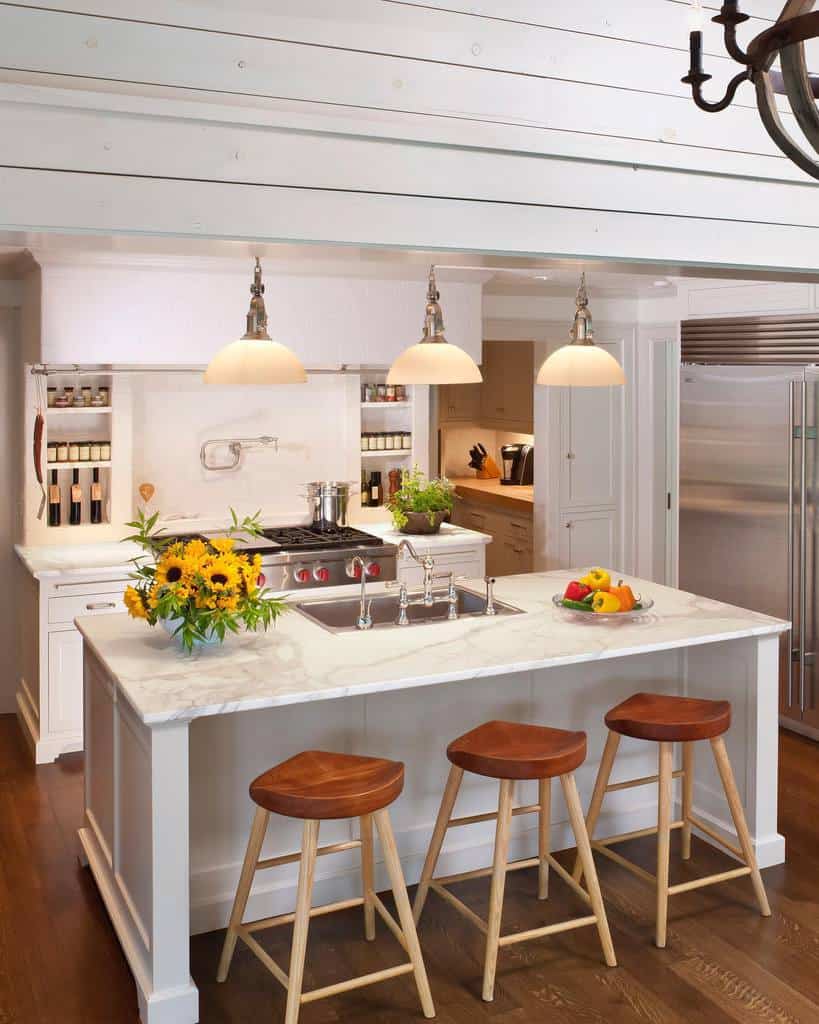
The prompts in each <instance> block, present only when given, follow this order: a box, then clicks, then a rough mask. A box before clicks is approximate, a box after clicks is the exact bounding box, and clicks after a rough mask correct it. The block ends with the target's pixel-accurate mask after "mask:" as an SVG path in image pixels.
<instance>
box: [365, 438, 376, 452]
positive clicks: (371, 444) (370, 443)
mask: <svg viewBox="0 0 819 1024" xmlns="http://www.w3.org/2000/svg"><path fill="white" fill-rule="evenodd" d="M377 447H378V434H367V449H368V450H369V451H371V452H374V451H375V450H376V448H377Z"/></svg>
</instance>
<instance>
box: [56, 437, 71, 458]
mask: <svg viewBox="0 0 819 1024" xmlns="http://www.w3.org/2000/svg"><path fill="white" fill-rule="evenodd" d="M55 443H56V445H57V462H68V441H57V442H55Z"/></svg>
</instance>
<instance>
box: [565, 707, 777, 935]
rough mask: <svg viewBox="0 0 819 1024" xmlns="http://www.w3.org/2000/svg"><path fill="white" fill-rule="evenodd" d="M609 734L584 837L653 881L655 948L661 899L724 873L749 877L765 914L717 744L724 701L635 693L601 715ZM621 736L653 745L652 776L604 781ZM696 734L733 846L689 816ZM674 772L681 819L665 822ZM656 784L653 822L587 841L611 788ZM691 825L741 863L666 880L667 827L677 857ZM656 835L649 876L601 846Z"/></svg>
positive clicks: (579, 863)
mask: <svg viewBox="0 0 819 1024" xmlns="http://www.w3.org/2000/svg"><path fill="white" fill-rule="evenodd" d="M606 725H607V726H608V727H609V735H608V739H607V740H606V746H605V749H604V751H603V757H602V759H601V761H600V769H599V771H598V773H597V781H596V782H595V786H594V792H593V793H592V798H591V803H590V805H589V813H588V816H587V818H586V828H587V829H588V833H589V836H590V837H592V844H591V845H592V847H593V848H594V849H595V850H597V852H598V853H602V854H603V855H604V856H606V857H608V858H610V859H611V860H613V861H614V862H615V863H617V864H619V865H620V866H621V867H624V868H626V869H627V870H628V871H631V872H632V873H633V874H635V875H637V877H638V878H642V879H643V881H646V882H649V883H651V884H655V885H656V888H657V923H656V943H657V945H658V946H659V947H660V948H661V949H662V948H664V947H665V944H666V931H667V922H668V897H669V896H674V895H676V893H680V892H688V891H689V890H690V889H700V888H702V887H703V886H706V885H714V884H715V883H717V882H727V881H728V880H729V879H731V878H739V877H741V876H742V875H750V876H751V882H752V884H753V887H754V892H755V893H756V899H757V902H758V903H759V909H760V911H761V912H762V915H763V916H764V917H770V913H771V908H770V907H769V906H768V898H767V896H766V895H765V886H764V885H763V884H762V878H761V876H760V874H759V867H758V866H757V863H756V855H755V854H754V847H753V844H752V842H751V836H750V834H749V832H748V825H747V823H746V821H745V812H744V811H743V809H742V802H741V800H740V798H739V792H738V791H737V787H736V783H735V782H734V773H733V771H732V770H731V762H730V761H729V759H728V753H727V751H726V749H725V741H724V740H723V738H722V736H723V733H725V732H727V730H728V728H729V727H730V725H731V705H730V703H729V702H728V701H727V700H700V699H697V698H692V697H666V696H662V695H660V694H653V693H637V694H635V695H634V696H633V697H629V699H628V700H626V701H624V702H623V703H622V704H618V705H617V707H615V708H612V709H611V711H609V713H608V714H607V715H606ZM621 736H631V737H633V738H635V739H639V740H649V741H651V742H654V743H657V744H658V745H659V771H658V774H657V775H647V776H645V777H644V778H640V779H631V780H629V781H627V782H615V783H613V784H611V785H610V784H609V778H610V776H611V769H612V765H613V764H614V758H615V756H616V754H617V748H618V747H619V745H620V737H621ZM698 740H710V741H711V749H712V750H713V752H714V760H715V761H716V765H717V771H718V772H719V776H720V779H721V780H722V786H723V789H724V790H725V796H726V799H727V801H728V807H729V808H730V811H731V817H732V818H733V820H734V828H735V829H736V833H737V836H738V837H739V843H740V846H739V847H737V846H734V845H733V844H732V843H729V842H727V841H726V840H725V839H723V838H722V836H720V835H719V834H718V833H717V832H715V831H714V830H713V829H712V828H710V827H709V826H708V825H706V824H705V823H704V822H702V821H700V820H699V818H696V817H695V816H694V815H693V814H692V812H691V808H692V804H693V797H694V743H696V742H697V741H698ZM675 743H682V744H683V767H682V769H681V770H679V771H673V757H674V746H673V745H674V744H675ZM675 778H682V817H681V818H680V819H679V821H672V820H671V807H672V797H671V784H672V780H673V779H675ZM653 782H657V783H659V800H658V812H657V826H656V828H653V827H652V828H645V829H639V830H638V831H636V832H625V833H622V834H621V835H616V836H609V837H608V838H607V839H601V840H599V841H597V842H595V841H594V839H593V837H594V829H595V825H596V824H597V819H598V817H599V816H600V809H601V807H602V806H603V799H604V797H605V795H606V793H611V792H613V791H615V790H618V789H629V788H631V787H633V786H645V785H648V784H650V783H653ZM692 825H694V826H695V827H696V828H698V829H700V830H701V831H702V832H704V833H705V834H706V835H707V836H710V837H711V839H713V840H715V841H716V842H718V843H719V844H720V845H721V846H723V847H725V849H726V850H728V851H729V852H730V853H732V854H733V855H734V856H735V857H736V858H737V859H739V860H741V861H743V862H744V866H743V867H741V868H734V869H732V870H730V871H721V872H719V873H718V874H715V875H706V876H704V877H703V878H697V879H695V880H693V881H691V882H681V883H680V884H679V885H671V886H669V884H668V866H669V850H670V841H671V831H672V829H680V830H681V835H682V859H683V860H688V859H689V858H690V856H691V826H692ZM654 834H656V835H657V874H656V876H654V875H651V874H649V872H647V871H644V870H643V869H642V868H641V867H639V866H638V865H636V864H633V863H632V862H631V861H630V860H627V858H625V857H623V856H622V855H621V854H619V853H616V852H615V851H614V850H611V849H609V847H611V846H612V845H614V844H615V843H619V842H623V841H625V840H627V839H637V838H638V837H640V836H648V835H654ZM584 871H585V865H584V863H583V860H582V858H581V857H579V856H578V858H577V860H576V861H575V865H574V878H575V880H576V881H578V882H579V881H580V880H581V878H582V876H583V872H584Z"/></svg>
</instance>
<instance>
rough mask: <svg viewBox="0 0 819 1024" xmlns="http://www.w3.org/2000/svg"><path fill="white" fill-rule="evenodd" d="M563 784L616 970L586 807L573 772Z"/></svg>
mask: <svg viewBox="0 0 819 1024" xmlns="http://www.w3.org/2000/svg"><path fill="white" fill-rule="evenodd" d="M615 749H616V748H615ZM560 784H561V786H562V787H563V796H564V798H565V800H566V808H567V809H568V812H569V820H570V821H571V823H572V829H573V830H574V837H575V841H576V843H577V853H578V857H579V859H580V863H581V866H582V870H583V873H584V874H585V875H586V888H587V890H588V893H589V899H590V900H591V907H592V911H593V913H594V916H595V918H596V920H597V933H598V935H599V936H600V945H601V946H602V947H603V956H604V957H605V958H606V963H607V964H608V966H609V967H616V966H617V957H616V956H615V954H614V943H613V942H612V941H611V932H610V931H609V922H608V918H607V917H606V908H605V906H604V905H603V896H602V894H601V892H600V882H599V880H598V878H597V869H596V868H595V866H594V857H593V856H592V849H591V843H590V842H589V834H588V832H587V830H586V822H585V821H584V819H583V808H582V806H581V804H580V794H579V793H578V792H577V783H576V781H575V778H574V772H570V773H569V774H568V775H561V776H560Z"/></svg>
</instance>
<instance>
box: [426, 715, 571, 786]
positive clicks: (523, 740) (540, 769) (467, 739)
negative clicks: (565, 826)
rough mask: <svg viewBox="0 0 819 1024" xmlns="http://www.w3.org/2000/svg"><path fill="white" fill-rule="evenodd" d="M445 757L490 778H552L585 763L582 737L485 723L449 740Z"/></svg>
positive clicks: (561, 731)
mask: <svg viewBox="0 0 819 1024" xmlns="http://www.w3.org/2000/svg"><path fill="white" fill-rule="evenodd" d="M446 756H447V757H448V758H449V760H450V761H451V762H452V763H453V764H456V765H458V767H459V768H463V769H464V771H467V772H473V773H474V774H475V775H486V776H488V777H489V778H491V779H553V778H554V777H555V776H556V775H565V774H566V772H572V771H574V770H575V768H577V766H578V765H581V764H582V763H583V762H584V761H585V760H586V734H585V733H584V732H567V731H566V730H565V729H549V728H548V727H546V726H541V725H525V724H523V723H521V722H486V723H484V724H483V725H479V726H478V728H477V729H473V730H472V731H471V732H468V733H466V735H465V736H461V737H459V738H458V739H457V740H453V741H452V743H450V744H449V746H448V747H447V749H446Z"/></svg>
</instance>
